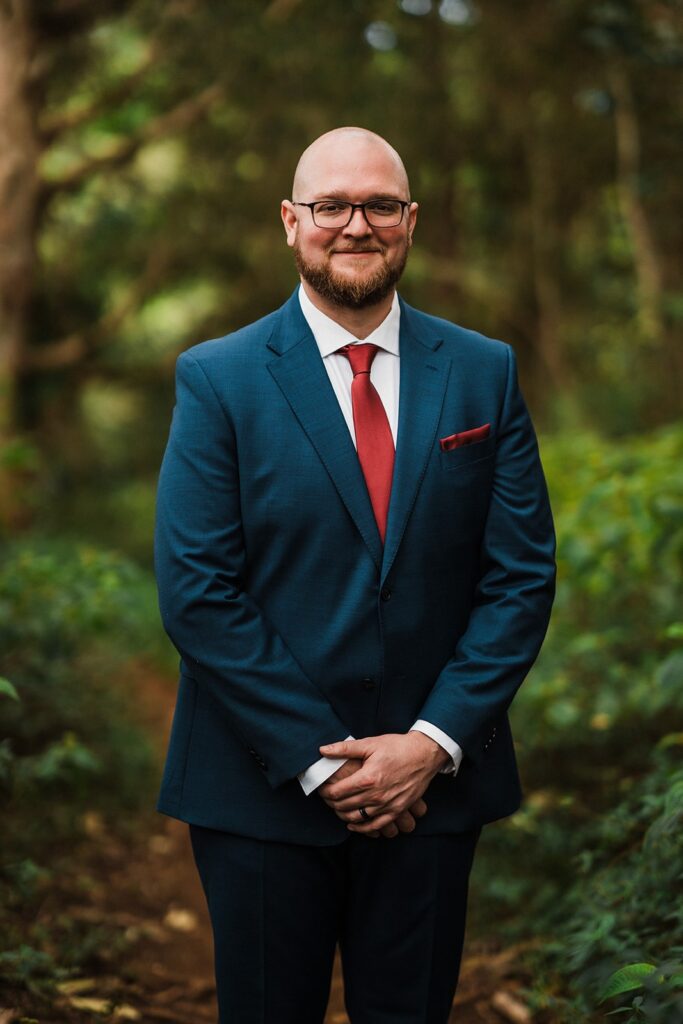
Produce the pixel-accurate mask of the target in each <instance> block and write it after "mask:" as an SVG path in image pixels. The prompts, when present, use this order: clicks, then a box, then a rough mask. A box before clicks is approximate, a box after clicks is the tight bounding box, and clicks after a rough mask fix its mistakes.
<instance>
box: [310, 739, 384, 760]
mask: <svg viewBox="0 0 683 1024" xmlns="http://www.w3.org/2000/svg"><path fill="white" fill-rule="evenodd" d="M318 750H319V751H320V753H321V754H322V755H323V757H359V758H365V757H367V756H368V755H369V754H371V753H372V746H371V744H370V741H369V740H367V739H364V740H341V741H340V742H339V743H326V744H325V745H324V746H323V747H318Z"/></svg>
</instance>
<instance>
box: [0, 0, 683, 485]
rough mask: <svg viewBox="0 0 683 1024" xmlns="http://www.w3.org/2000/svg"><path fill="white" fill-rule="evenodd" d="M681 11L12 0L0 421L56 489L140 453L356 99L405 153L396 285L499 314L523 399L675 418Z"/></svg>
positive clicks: (486, 315)
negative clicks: (186, 351)
mask: <svg viewBox="0 0 683 1024" xmlns="http://www.w3.org/2000/svg"><path fill="white" fill-rule="evenodd" d="M682 37H683V32H682V29H681V9H680V5H678V4H676V3H674V2H673V0H661V2H658V3H657V4H653V3H648V2H646V0H618V2H617V0H615V2H614V3H610V4H604V3H598V2H596V0H553V2H552V3H548V2H546V0H525V3H524V4H523V5H510V4H508V3H506V2H504V0H481V2H479V3H476V2H474V0H440V2H431V0H399V2H396V0H372V2H371V3H370V2H367V0H329V2H328V3H326V4H324V5H320V4H315V3H313V0H270V2H267V0H259V2H258V3H254V2H253V0H232V2H231V4H230V6H229V10H227V9H226V7H225V5H224V4H221V3H218V2H217V0H207V2H203V3H200V2H199V0H170V2H168V3H165V4H162V3H161V2H160V0H128V2H126V3H122V2H115V0H109V2H103V3H99V4H96V5H88V4H86V3H84V2H79V0H61V2H58V3H55V2H51V3H48V2H39V0H33V2H30V0H23V2H19V0H16V2H14V3H13V4H10V5H9V6H8V5H5V6H4V7H3V9H2V14H1V15H0V64H1V65H2V69H3V70H2V72H0V105H1V109H0V115H1V116H0V123H1V125H2V127H1V128H0V131H1V132H2V133H3V135H2V139H0V142H1V143H2V145H1V146H0V152H1V153H2V156H0V301H1V303H2V314H3V320H2V327H1V328H0V386H1V389H2V395H3V398H2V415H1V422H4V424H5V428H6V429H7V428H8V427H9V426H12V427H14V428H21V429H24V430H29V431H31V432H33V433H34V434H35V436H36V437H37V438H38V440H39V443H40V445H41V447H42V448H43V449H45V450H46V451H47V452H48V453H49V455H50V460H49V461H50V462H51V464H52V465H53V466H54V468H55V472H56V473H57V471H58V470H59V467H63V468H64V473H65V474H66V475H64V474H63V475H62V484H61V485H59V474H58V473H57V476H56V479H57V482H58V487H57V491H56V492H55V493H56V494H59V486H61V487H62V492H63V490H64V489H65V488H67V485H68V483H69V481H73V480H74V479H75V478H76V477H78V476H81V477H83V478H89V479H91V480H92V481H94V482H95V484H96V486H97V487H101V485H102V482H103V478H104V477H106V478H107V479H108V480H110V479H111V477H112V474H113V475H114V476H116V474H117V473H120V474H127V473H130V472H131V470H133V471H134V472H135V473H139V474H142V475H144V474H147V475H150V474H151V473H153V472H154V470H155V469H156V465H157V464H158V457H159V448H160V446H161V444H162V442H163V436H164V433H165V429H166V423H167V416H168V412H167V410H168V405H169V402H170V389H171V383H172V366H173V360H174V357H175V355H176V353H177V352H178V351H179V349H181V348H182V347H184V346H186V345H187V344H190V343H192V342H193V341H197V340H200V339H201V338H202V337H206V336H208V335H212V334H222V333H224V332H226V331H227V330H230V329H232V328H233V327H235V326H238V325H239V324H241V323H244V322H246V321H248V320H251V319H254V318H256V317H258V316H260V315H262V314H263V313H265V312H267V311H268V310H270V309H271V308H273V306H275V305H277V304H278V303H279V302H280V301H282V299H283V298H284V296H285V295H286V292H287V291H288V289H289V288H291V287H292V286H293V284H294V282H295V275H294V273H293V268H292V264H291V259H290V254H289V252H288V251H287V250H286V247H285V246H284V245H283V241H282V235H281V227H280V224H279V219H278V211H277V207H278V203H279V200H280V199H281V198H282V196H283V194H286V192H287V189H288V187H289V181H290V178H291V173H292V170H293V167H294V164H295V162H296V158H297V156H298V154H299V152H300V151H301V149H302V148H303V147H304V146H305V145H306V144H307V143H308V142H309V141H310V140H311V139H312V138H313V137H315V136H316V135H317V134H319V133H320V132H322V131H324V130H326V129H328V128H330V127H332V126H334V125H335V124H344V123H346V124H348V123H360V124H363V125H366V126H367V127H369V128H372V129H374V130H376V131H379V132H381V133H382V134H385V135H386V136H387V137H388V138H389V139H390V141H392V142H393V143H394V144H395V145H396V147H397V148H398V149H399V150H400V151H401V153H402V154H403V155H404V157H405V159H406V163H407V166H408V170H409V173H410V176H411V181H412V186H413V193H414V196H415V198H416V199H418V200H419V202H420V204H421V214H420V225H419V230H418V233H417V235H416V245H415V248H414V250H413V253H412V258H411V261H410V262H409V266H408V270H407V273H406V278H405V281H404V284H403V286H402V291H403V292H404V294H405V295H406V297H407V298H408V299H409V300H410V301H414V302H416V303H417V304H418V305H420V306H422V307H423V308H427V309H430V310H432V311H434V312H436V313H437V314H440V315H443V316H447V317H449V318H451V319H454V320H456V321H458V322H460V323H463V324H464V325H465V326H474V327H477V328H479V329H481V330H483V331H484V332H486V333H489V334H493V335H495V336H501V337H504V338H505V339H506V340H509V341H511V342H512V343H513V344H514V345H515V346H516V348H517V349H518V352H519V355H520V363H521V367H522V374H523V377H524V383H525V386H526V389H527V392H528V394H529V396H530V399H531V402H532V405H533V407H534V410H535V412H536V414H537V416H539V417H540V418H541V421H545V422H546V423H547V424H549V425H560V424H563V423H567V424H569V425H572V424H575V423H577V422H581V423H586V422H592V423H594V424H595V425H597V426H602V427H605V428H607V429H609V430H613V431H616V432H620V431H624V430H627V429H631V428H632V427H633V425H634V423H642V424H643V425H648V424H656V423H659V422H664V421H666V420H668V419H671V418H672V417H673V416H675V415H676V414H677V412H678V406H679V399H678V395H679V394H680V389H681V383H682V380H681V378H682V377H683V366H682V359H683V357H682V356H681V350H680V345H678V344H677V343H676V332H677V329H678V328H679V327H680V322H681V319H682V318H683V297H682V295H683V288H682V287H681V280H680V274H681V268H680V262H679V260H678V258H677V257H678V252H679V251H680V248H681V244H682V243H683V237H682V233H683V232H682V228H681V224H683V217H681V216H680V213H681V193H680V188H679V187H678V185H677V180H678V179H677V177H676V175H675V174H674V173H673V167H674V166H675V163H676V161H679V160H680V154H681V146H682V141H681V140H682V138H683V135H682V134H681V133H680V114H679V112H678V111H677V109H676V107H675V105H674V104H673V103H672V102H671V97H672V96H673V95H675V93H676V90H677V88H679V78H680V67H681V63H682V61H681V54H682V53H683V44H682V43H681V39H682ZM105 409H106V410H107V412H108V414H110V415H108V418H107V419H106V422H105V419H103V410H105ZM142 423H144V424H146V425H147V426H148V427H149V428H150V430H149V431H148V432H147V433H149V441H145V440H144V438H143V437H142V432H141V429H140V428H141V424H142ZM74 474H75V476H74ZM98 474H101V476H98Z"/></svg>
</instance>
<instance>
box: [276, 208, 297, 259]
mask: <svg viewBox="0 0 683 1024" xmlns="http://www.w3.org/2000/svg"><path fill="white" fill-rule="evenodd" d="M280 216H281V217H282V223H283V224H284V226H285V234H286V235H287V245H289V246H290V247H291V246H293V245H294V243H295V242H296V228H297V223H298V221H297V216H296V210H295V209H294V207H293V205H292V203H291V202H290V201H289V199H283V200H282V203H281V204H280Z"/></svg>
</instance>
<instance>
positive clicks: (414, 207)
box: [408, 203, 419, 245]
mask: <svg viewBox="0 0 683 1024" xmlns="http://www.w3.org/2000/svg"><path fill="white" fill-rule="evenodd" d="M418 209H419V206H418V204H417V203H411V204H410V206H409V207H408V245H412V244H413V232H414V231H415V224H416V223H417V211H418Z"/></svg>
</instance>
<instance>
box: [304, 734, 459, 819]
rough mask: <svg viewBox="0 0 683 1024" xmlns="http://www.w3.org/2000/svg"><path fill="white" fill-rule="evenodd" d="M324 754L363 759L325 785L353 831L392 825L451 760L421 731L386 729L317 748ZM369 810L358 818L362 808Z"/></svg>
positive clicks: (338, 812) (332, 802)
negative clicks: (366, 817)
mask: <svg viewBox="0 0 683 1024" xmlns="http://www.w3.org/2000/svg"><path fill="white" fill-rule="evenodd" d="M320 753H321V754H322V755H323V756H324V757H352V758H362V760H363V767H362V768H359V769H358V771H356V772H354V773H353V775H349V776H348V777H347V778H345V779H341V780H340V781H339V782H333V783H332V784H331V785H329V786H328V787H326V793H325V799H326V801H327V802H328V803H329V804H330V806H331V807H332V808H333V809H334V811H335V813H336V814H337V815H338V816H339V817H340V818H342V819H343V820H344V821H346V822H347V823H348V824H347V828H348V829H349V830H350V831H351V832H361V833H364V832H374V831H377V830H378V829H381V828H384V826H385V825H389V824H391V823H392V822H393V821H395V820H396V818H397V817H398V816H399V815H400V814H402V813H403V811H405V810H406V809H407V808H409V807H410V806H411V805H412V804H414V803H415V802H416V801H417V800H419V799H420V797H421V796H422V794H423V793H424V791H425V790H426V788H427V786H428V785H429V783H430V782H431V780H432V779H433V777H434V776H435V775H436V774H437V772H438V771H439V770H440V769H441V768H443V767H444V766H445V765H446V764H448V761H449V755H448V754H447V753H446V751H445V750H444V749H443V747H440V746H439V744H438V743H436V742H435V741H434V740H432V739H430V737H429V736H425V735H424V733H421V732H417V731H414V732H408V733H405V734H400V733H387V734H386V735H384V736H368V737H366V738H365V739H362V740H344V741H343V742H341V743H330V744H328V745H327V746H324V747H320ZM361 807H363V808H364V809H365V811H366V812H367V814H369V815H371V820H370V821H365V822H364V821H362V818H361V816H360V808H361Z"/></svg>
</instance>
